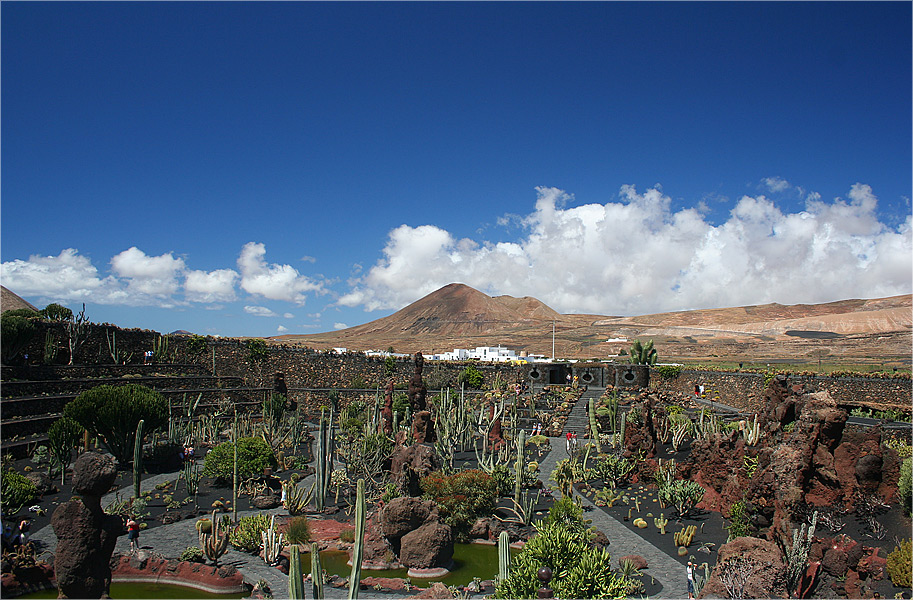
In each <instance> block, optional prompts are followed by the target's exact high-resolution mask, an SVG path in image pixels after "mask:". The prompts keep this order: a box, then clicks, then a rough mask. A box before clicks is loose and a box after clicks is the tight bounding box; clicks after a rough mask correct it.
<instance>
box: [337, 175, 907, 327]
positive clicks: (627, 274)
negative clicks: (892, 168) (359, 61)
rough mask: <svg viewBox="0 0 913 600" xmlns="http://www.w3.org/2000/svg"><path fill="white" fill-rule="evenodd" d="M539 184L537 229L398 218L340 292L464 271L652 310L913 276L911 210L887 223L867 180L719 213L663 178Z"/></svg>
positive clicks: (514, 285) (461, 275) (372, 305)
mask: <svg viewBox="0 0 913 600" xmlns="http://www.w3.org/2000/svg"><path fill="white" fill-rule="evenodd" d="M779 181H782V180H779ZM783 183H785V182H783ZM771 184H772V185H771V187H776V186H777V185H779V183H778V181H772V182H771ZM786 185H788V184H786ZM537 192H538V198H537V201H536V205H535V210H534V211H533V212H532V213H531V214H529V215H527V216H526V217H525V218H524V219H523V223H524V225H525V227H526V233H525V234H524V236H523V237H522V238H521V239H519V240H518V241H516V242H513V243H491V242H487V241H481V240H480V241H476V240H471V239H456V238H454V237H453V236H452V235H451V234H450V233H449V232H448V231H446V230H444V229H441V228H439V227H435V226H431V225H423V226H420V227H410V226H408V225H403V226H400V227H397V228H396V229H394V230H392V231H391V232H390V234H389V238H388V241H387V244H386V246H385V247H384V249H383V257H382V258H381V259H380V260H379V261H378V262H377V264H376V265H374V266H373V267H372V268H371V269H370V270H369V271H368V272H367V273H365V274H364V275H362V276H360V277H357V278H354V279H352V280H350V282H349V284H350V291H349V292H348V293H347V294H345V295H344V296H343V297H342V298H340V300H339V301H338V303H339V304H341V305H344V306H363V307H364V308H365V309H367V310H376V309H398V308H402V307H403V306H405V305H406V304H408V303H410V302H413V301H415V300H417V299H418V298H420V297H422V296H424V295H426V294H428V293H430V292H432V291H434V290H436V289H438V288H440V287H441V286H443V285H446V284H448V283H452V282H462V283H466V284H467V285H470V286H472V287H475V288H476V289H479V290H481V291H483V292H486V293H488V294H492V295H496V294H510V295H514V296H525V295H529V296H535V297H537V298H539V299H540V300H542V301H544V302H545V303H547V304H549V305H550V306H552V307H553V308H555V309H556V310H559V311H561V312H593V313H596V314H646V313H650V312H660V311H666V310H680V309H688V308H700V307H722V306H738V305H745V304H756V303H763V302H774V301H776V302H782V303H799V302H824V301H831V300H835V299H842V298H853V297H877V296H890V295H895V294H903V293H910V291H911V287H913V285H911V271H913V244H911V220H910V218H909V217H908V218H907V220H906V221H905V223H904V224H902V225H901V226H900V227H898V228H894V229H892V228H889V227H887V226H885V225H884V224H882V223H880V222H879V221H878V218H877V216H876V214H875V209H876V207H877V199H876V198H875V196H874V194H873V193H872V190H871V188H870V187H869V186H867V185H863V184H856V185H854V186H852V188H851V190H850V192H849V193H848V194H847V199H846V200H844V199H840V198H837V199H835V200H834V201H832V202H822V201H821V200H820V198H819V197H818V196H817V195H809V196H808V200H807V201H806V205H805V210H803V211H800V212H796V213H784V212H782V211H781V210H780V208H778V207H777V205H776V204H774V203H773V202H772V201H771V200H769V199H767V198H765V197H764V196H757V197H751V196H744V197H743V198H741V199H740V200H739V201H738V202H737V203H736V205H735V206H734V208H733V209H732V210H731V212H730V215H729V218H728V220H727V221H725V222H724V223H722V224H719V225H713V224H711V223H710V222H708V221H707V220H705V218H704V216H703V214H702V213H701V212H700V211H699V210H698V209H696V208H684V209H680V210H677V211H672V210H671V204H672V203H671V198H670V197H669V196H666V195H665V194H664V193H663V192H662V190H661V189H660V188H659V187H658V186H657V187H654V188H651V189H648V190H646V191H644V192H642V193H639V192H637V190H636V189H635V188H634V187H633V186H623V187H622V188H621V191H620V194H619V196H620V201H618V202H608V203H606V204H585V205H581V206H576V207H572V208H565V206H566V205H567V204H568V200H569V199H570V198H571V197H570V196H569V195H568V194H567V193H565V192H564V191H562V190H559V189H556V188H546V187H540V188H537Z"/></svg>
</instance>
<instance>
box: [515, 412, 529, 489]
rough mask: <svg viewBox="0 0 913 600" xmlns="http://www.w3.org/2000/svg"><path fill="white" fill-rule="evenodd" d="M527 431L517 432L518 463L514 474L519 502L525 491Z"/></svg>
mask: <svg viewBox="0 0 913 600" xmlns="http://www.w3.org/2000/svg"><path fill="white" fill-rule="evenodd" d="M525 450H526V432H525V431H523V430H522V429H521V430H520V431H519V432H518V433H517V464H516V465H515V467H516V471H515V475H514V501H515V502H516V503H517V504H519V503H520V500H522V498H521V494H522V493H523V485H522V482H523V467H524V466H525V465H526V452H525Z"/></svg>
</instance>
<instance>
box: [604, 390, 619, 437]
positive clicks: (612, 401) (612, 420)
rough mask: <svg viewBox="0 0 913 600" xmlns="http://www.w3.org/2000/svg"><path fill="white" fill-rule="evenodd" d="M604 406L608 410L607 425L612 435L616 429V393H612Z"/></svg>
mask: <svg viewBox="0 0 913 600" xmlns="http://www.w3.org/2000/svg"><path fill="white" fill-rule="evenodd" d="M606 404H607V406H608V409H609V425H610V426H611V427H612V433H613V434H614V433H615V432H616V431H617V429H618V392H615V391H613V392H612V395H611V396H609V397H608V398H606Z"/></svg>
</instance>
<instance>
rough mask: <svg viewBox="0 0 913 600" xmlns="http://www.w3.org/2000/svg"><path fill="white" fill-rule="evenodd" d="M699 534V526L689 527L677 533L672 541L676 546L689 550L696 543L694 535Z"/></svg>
mask: <svg viewBox="0 0 913 600" xmlns="http://www.w3.org/2000/svg"><path fill="white" fill-rule="evenodd" d="M695 533H697V525H688V526H686V527H682V529H681V531H676V532H675V533H674V534H673V536H672V540H673V541H674V542H675V545H676V546H679V547H684V548H687V547H688V546H690V545H691V542H693V541H694V534H695Z"/></svg>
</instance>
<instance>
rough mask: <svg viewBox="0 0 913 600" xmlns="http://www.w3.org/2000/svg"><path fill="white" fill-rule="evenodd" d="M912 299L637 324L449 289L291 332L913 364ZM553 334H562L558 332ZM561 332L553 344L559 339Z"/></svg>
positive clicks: (345, 339) (409, 345)
mask: <svg viewBox="0 0 913 600" xmlns="http://www.w3.org/2000/svg"><path fill="white" fill-rule="evenodd" d="M911 299H913V298H911V295H909V294H908V295H903V296H894V297H891V298H879V299H870V300H841V301H837V302H829V303H825V304H797V305H790V306H785V305H781V304H765V305H758V306H743V307H733V308H720V309H712V310H695V311H683V312H670V313H662V314H655V315H643V316H637V317H609V316H601V315H562V314H559V313H557V312H556V311H554V310H553V309H551V308H550V307H548V306H547V305H545V304H543V303H542V302H540V301H539V300H536V299H535V298H529V297H525V298H513V297H511V296H497V297H494V298H492V297H490V296H488V295H486V294H483V293H482V292H479V291H478V290H475V289H473V288H471V287H469V286H466V285H463V284H450V285H447V286H445V287H443V288H441V289H440V290H438V291H436V292H433V293H431V294H429V295H428V296H425V297H424V298H422V299H420V300H418V301H416V302H414V303H412V304H410V305H409V306H407V307H405V308H403V309H402V310H400V311H397V312H396V313H394V314H392V315H390V316H388V317H384V318H381V319H378V320H376V321H372V322H370V323H366V324H364V325H359V326H357V327H351V328H349V329H343V330H340V331H334V332H328V333H319V334H312V335H283V336H278V337H275V338H271V339H272V340H273V341H275V342H282V343H298V344H303V345H307V346H310V347H314V348H333V347H344V348H348V349H349V350H386V349H388V348H390V347H392V348H394V349H395V350H396V351H397V352H415V351H422V352H424V353H435V352H443V351H446V350H453V349H454V348H475V347H477V346H495V345H498V344H501V345H503V346H507V347H508V348H510V349H512V350H516V351H517V352H518V353H519V352H527V353H530V354H544V355H547V356H551V355H552V344H553V339H554V348H555V355H556V356H557V357H562V358H608V357H612V356H617V355H618V354H619V353H620V352H621V351H623V350H627V349H628V348H629V347H630V342H631V341H633V340H634V339H636V338H641V339H653V340H654V341H655V343H656V346H657V348H658V349H659V353H660V357H661V359H662V360H684V361H694V360H714V361H720V360H733V361H745V362H758V361H762V362H763V361H765V360H766V361H779V360H802V359H803V358H805V359H808V360H811V358H810V357H816V358H815V360H817V359H818V358H821V357H827V360H828V361H830V362H873V363H879V364H882V363H884V364H895V365H897V366H902V365H909V364H910V353H911V341H913V336H911V327H913V302H911ZM553 332H554V334H553ZM553 335H554V338H553Z"/></svg>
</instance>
